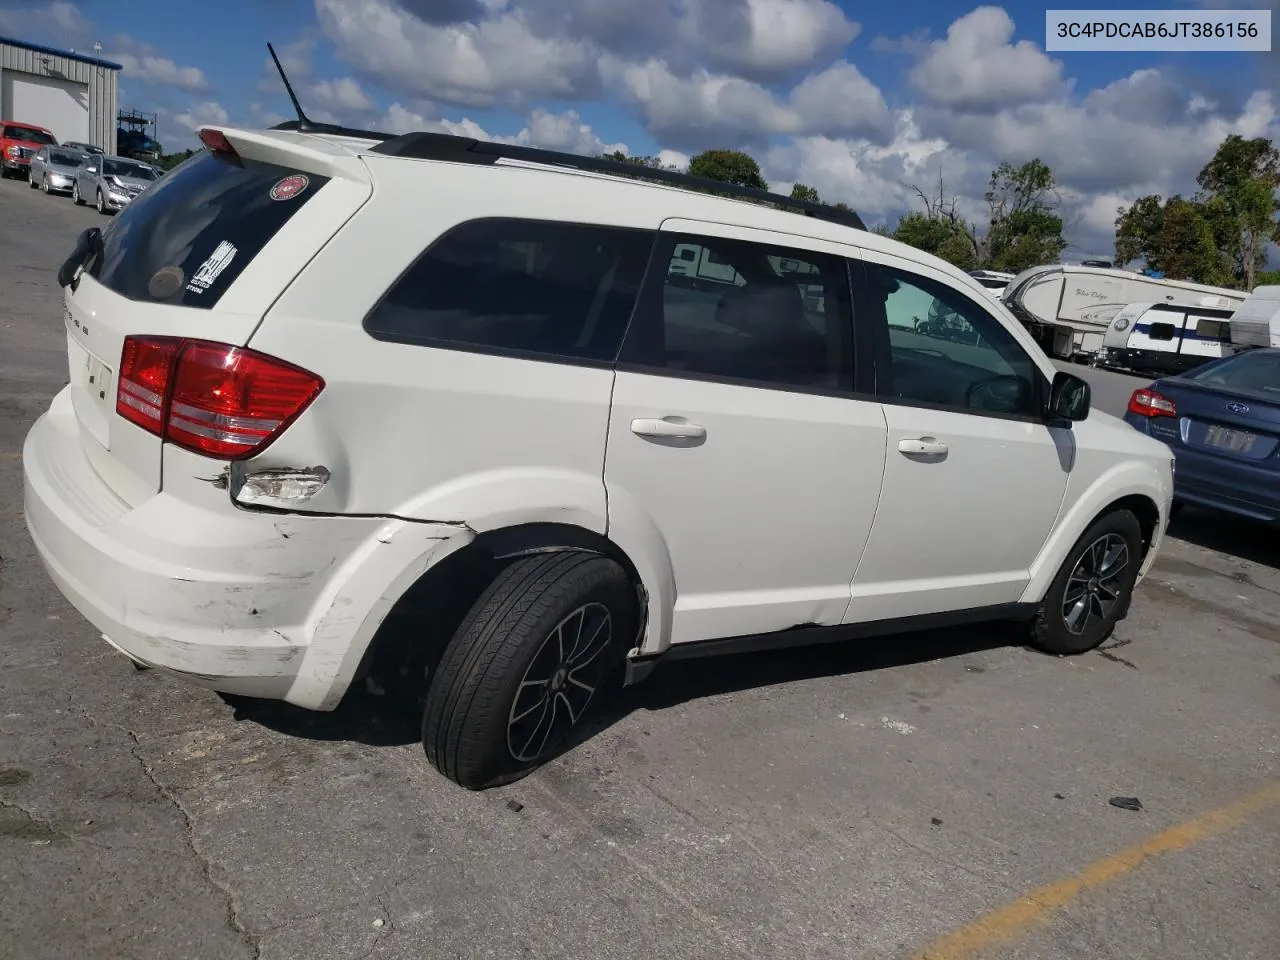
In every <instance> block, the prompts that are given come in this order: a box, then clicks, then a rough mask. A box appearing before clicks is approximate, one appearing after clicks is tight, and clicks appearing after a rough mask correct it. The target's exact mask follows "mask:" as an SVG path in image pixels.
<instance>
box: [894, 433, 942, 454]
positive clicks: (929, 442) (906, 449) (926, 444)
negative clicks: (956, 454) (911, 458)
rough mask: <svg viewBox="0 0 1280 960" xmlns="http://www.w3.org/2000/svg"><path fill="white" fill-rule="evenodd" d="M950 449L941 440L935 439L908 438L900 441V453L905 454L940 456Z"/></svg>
mask: <svg viewBox="0 0 1280 960" xmlns="http://www.w3.org/2000/svg"><path fill="white" fill-rule="evenodd" d="M948 449H949V448H948V447H947V445H946V444H945V443H943V442H942V441H941V440H938V439H936V438H934V437H908V438H907V439H905V440H899V441H898V451H899V452H900V453H905V454H908V455H910V454H926V455H929V456H940V455H942V454H944V453H946V452H947V450H948Z"/></svg>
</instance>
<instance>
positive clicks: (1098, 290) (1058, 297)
mask: <svg viewBox="0 0 1280 960" xmlns="http://www.w3.org/2000/svg"><path fill="white" fill-rule="evenodd" d="M1246 296H1247V295H1246V294H1244V293H1242V292H1240V291H1239V290H1228V289H1226V288H1225V287H1210V286H1205V285H1203V284H1198V283H1188V282H1186V281H1182V280H1157V279H1155V278H1152V277H1146V276H1143V275H1142V274H1140V273H1133V272H1132V271H1129V270H1116V269H1106V268H1103V267H1085V266H1069V265H1065V264H1053V265H1049V266H1041V267H1032V268H1031V269H1029V270H1024V271H1022V273H1020V274H1018V275H1017V276H1016V277H1014V278H1013V280H1012V281H1010V283H1009V286H1008V288H1007V289H1006V290H1005V292H1004V298H1003V299H1004V303H1005V306H1007V307H1008V308H1009V309H1010V310H1011V311H1012V312H1013V314H1014V316H1016V317H1017V318H1018V319H1019V320H1021V321H1022V323H1023V325H1024V326H1026V327H1027V329H1028V330H1030V331H1031V334H1032V335H1033V336H1034V337H1035V338H1036V339H1037V341H1039V343H1040V345H1041V347H1043V348H1044V350H1045V352H1046V353H1048V354H1049V355H1050V356H1053V357H1058V358H1061V359H1064V360H1068V359H1069V360H1088V359H1090V358H1091V357H1092V356H1093V355H1094V354H1096V353H1097V352H1098V350H1099V349H1100V348H1101V347H1102V342H1103V337H1104V336H1105V334H1106V331H1107V328H1108V327H1109V326H1110V324H1111V321H1112V320H1114V319H1115V316H1116V314H1117V313H1119V312H1120V310H1121V309H1122V308H1124V307H1125V306H1127V305H1129V304H1131V303H1163V304H1170V305H1175V306H1184V307H1188V308H1190V307H1195V308H1197V309H1209V310H1227V311H1232V310H1235V309H1236V308H1237V307H1239V306H1240V304H1242V303H1244V301H1245V299H1246Z"/></svg>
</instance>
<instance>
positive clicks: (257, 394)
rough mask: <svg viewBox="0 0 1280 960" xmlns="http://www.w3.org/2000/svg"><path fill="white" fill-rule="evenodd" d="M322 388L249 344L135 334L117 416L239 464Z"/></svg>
mask: <svg viewBox="0 0 1280 960" xmlns="http://www.w3.org/2000/svg"><path fill="white" fill-rule="evenodd" d="M322 389H324V381H323V380H322V379H320V378H319V377H317V376H316V375H315V374H313V373H308V372H307V371H306V370H303V369H301V368H300V367H295V366H293V365H292V364H289V363H285V362H284V361H283V360H277V359H276V358H275V357H268V356H266V355H265V354H261V353H258V352H257V351H254V350H248V349H245V348H244V347H233V346H230V345H228V344H225V343H213V342H210V341H207V340H188V339H184V338H180V337H128V338H126V339H125V342H124V351H123V353H122V354H121V357H120V375H119V386H118V387H117V390H116V412H117V413H118V414H120V416H122V417H124V418H125V419H126V420H128V421H130V422H131V423H136V424H137V425H138V426H140V427H142V428H143V429H144V430H147V431H148V432H150V433H153V434H155V435H156V436H158V437H161V438H162V439H164V440H165V441H167V442H169V443H172V444H174V445H176V446H179V447H183V448H184V449H187V450H192V451H194V452H196V453H202V454H205V455H206V456H210V457H216V458H218V459H221V460H240V459H243V458H245V457H248V456H251V455H253V454H256V453H260V452H261V451H262V450H263V449H265V448H266V446H267V445H268V444H269V443H271V441H272V440H274V439H275V438H276V437H278V436H279V435H280V434H281V433H283V432H284V430H285V428H286V427H287V426H288V425H289V424H290V423H292V422H293V421H294V420H296V419H297V418H298V416H299V415H300V414H301V413H302V411H304V410H305V409H306V408H307V407H308V406H309V405H310V404H311V401H312V400H314V399H315V398H316V396H317V395H318V394H319V393H320V391H321V390H322Z"/></svg>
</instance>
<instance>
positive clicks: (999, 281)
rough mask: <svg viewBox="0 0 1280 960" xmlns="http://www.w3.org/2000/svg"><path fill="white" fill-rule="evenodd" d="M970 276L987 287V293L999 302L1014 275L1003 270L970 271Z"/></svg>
mask: <svg viewBox="0 0 1280 960" xmlns="http://www.w3.org/2000/svg"><path fill="white" fill-rule="evenodd" d="M969 276H971V277H973V279H975V280H977V281H978V282H979V283H980V284H982V285H983V286H984V287H986V289H987V292H988V293H989V294H991V296H993V297H995V298H996V299H997V300H999V299H1000V298H1001V296H1003V294H1004V291H1005V288H1006V287H1008V286H1009V281H1010V280H1012V279H1013V276H1014V275H1013V274H1012V273H1005V272H1003V271H1001V270H970V271H969Z"/></svg>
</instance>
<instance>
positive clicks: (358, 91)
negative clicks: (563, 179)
mask: <svg viewBox="0 0 1280 960" xmlns="http://www.w3.org/2000/svg"><path fill="white" fill-rule="evenodd" d="M1050 6H1055V7H1057V6H1066V7H1072V6H1074V7H1081V8H1090V7H1091V8H1095V9H1096V8H1107V9H1111V8H1116V7H1123V8H1125V9H1133V8H1141V7H1158V8H1161V9H1172V8H1178V7H1182V8H1186V9H1187V11H1188V13H1194V10H1195V8H1196V7H1218V8H1224V7H1225V8H1230V9H1237V8H1242V7H1262V8H1271V9H1273V10H1278V11H1280V0H1163V2H1155V3H1152V2H1151V0H1147V2H1144V0H1131V2H1130V3H1121V4H1117V3H1114V2H1112V3H1108V2H1106V0H1094V2H1093V3H1077V4H1074V5H1071V4H1050ZM1045 8H1046V4H1045V3H1043V2H1040V3H1025V2H1021V0H1018V2H1014V0H1006V2H1005V3H1003V4H1002V5H998V6H997V5H987V6H980V5H976V4H975V3H973V2H972V0H970V2H953V0H929V2H924V0H896V2H893V3H885V4H879V3H877V4H870V3H854V2H851V0H218V2H217V3H198V4H197V3H193V2H190V0H79V2H75V3H72V2H65V0H55V2H31V0H0V35H3V36H8V37H13V38H16V39H21V40H26V41H30V42H34V43H40V44H45V45H48V46H52V47H57V48H68V49H75V50H77V51H79V52H82V53H90V54H92V52H93V50H94V45H95V43H100V44H101V45H102V51H101V54H100V55H101V56H102V57H103V58H105V59H109V60H113V61H115V62H117V63H120V64H122V65H123V67H124V69H123V72H122V76H121V79H120V100H119V104H120V107H121V108H122V109H125V108H127V109H134V110H140V111H145V112H155V113H157V114H158V115H159V139H160V140H161V142H162V143H163V144H164V146H165V148H166V150H168V151H170V152H173V151H176V150H180V149H183V148H186V147H193V146H196V145H197V143H196V140H195V130H196V129H197V128H198V127H199V126H200V125H201V124H205V123H231V124H235V125H242V126H250V127H263V126H269V125H271V124H274V123H278V122H280V121H281V120H283V119H292V117H293V114H292V110H291V108H290V106H289V103H288V100H287V99H286V97H285V95H284V91H283V87H282V85H281V83H280V80H279V78H278V76H277V75H276V74H275V73H274V70H273V69H272V68H271V67H270V62H269V60H268V57H267V51H266V43H267V41H271V42H272V43H273V44H274V45H275V48H276V50H277V52H278V53H279V54H280V56H281V59H282V61H283V62H284V64H285V69H286V70H287V72H288V73H289V77H290V80H291V82H292V83H293V85H294V87H295V89H296V90H297V91H298V94H299V97H300V99H301V100H302V103H303V106H304V109H305V110H306V111H307V113H308V115H309V116H310V117H311V118H312V119H314V120H327V121H330V122H338V121H340V122H342V123H345V124H347V125H349V126H356V127H363V128H367V129H375V130H384V131H387V132H390V133H401V132H405V131H409V130H442V131H447V132H452V133H462V134H466V135H470V136H475V137H480V138H485V139H501V140H505V141H509V142H518V143H524V144H529V145H533V146H541V147H547V148H550V149H557V150H567V151H571V152H584V153H599V152H602V151H606V150H614V149H621V150H624V151H626V152H628V153H631V154H643V155H655V154H658V155H662V156H663V157H664V158H665V159H667V160H668V161H669V162H674V163H683V162H685V161H687V158H688V157H689V156H690V155H692V154H694V153H696V152H698V151H699V150H704V149H708V148H713V147H725V148H734V149H745V150H747V151H748V152H749V153H751V155H752V156H754V157H755V158H756V159H757V160H758V161H759V162H760V164H761V167H762V169H763V172H764V175H765V177H766V179H767V180H768V181H769V183H770V188H771V189H774V190H779V191H781V192H787V191H789V190H790V187H791V184H792V183H794V182H797V181H799V182H803V183H807V184H809V185H811V186H813V187H816V188H817V189H818V191H819V193H820V194H821V196H822V198H823V199H824V200H827V201H830V202H835V201H838V200H843V201H844V202H846V203H848V204H850V205H851V206H853V207H854V209H856V210H857V211H858V212H859V213H860V214H861V215H862V217H863V219H864V220H865V221H866V222H867V224H868V225H875V224H880V223H887V224H888V225H890V226H892V225H894V224H895V223H896V222H897V219H898V217H899V216H900V215H901V214H902V213H903V212H905V211H906V210H909V209H912V208H913V206H917V205H918V201H917V200H916V199H915V191H914V188H915V187H917V186H918V187H921V188H923V189H924V190H925V191H926V192H929V191H930V189H931V188H932V189H935V190H936V187H937V184H938V181H939V177H941V178H942V180H943V182H944V183H945V188H946V193H947V194H948V196H949V197H955V198H957V199H958V200H959V206H960V209H961V211H962V212H964V213H966V214H968V215H969V216H971V217H974V218H975V219H978V220H979V221H980V222H981V221H982V220H984V219H985V218H984V217H983V214H984V213H985V207H984V205H983V202H982V194H983V191H984V189H985V187H986V183H987V180H988V178H989V177H990V175H991V171H992V169H993V168H994V167H995V166H996V165H997V164H999V163H1000V162H1002V161H1009V162H1011V163H1014V164H1020V163H1023V162H1025V161H1027V160H1030V159H1032V158H1036V157H1038V158H1040V159H1042V160H1043V161H1044V162H1046V163H1047V164H1049V166H1050V167H1051V168H1052V169H1053V171H1054V173H1055V175H1056V176H1057V179H1058V183H1059V186H1060V189H1061V194H1062V199H1063V204H1064V207H1063V209H1064V213H1065V215H1066V220H1067V226H1068V229H1067V238H1068V240H1069V242H1070V246H1069V247H1068V249H1067V251H1066V254H1065V255H1064V258H1065V259H1072V258H1083V257H1090V256H1109V255H1110V254H1111V252H1112V248H1113V241H1114V221H1115V217H1116V211H1117V208H1118V207H1120V206H1121V205H1122V204H1127V203H1129V202H1131V201H1132V200H1133V199H1135V198H1137V197H1139V196H1143V195H1145V194H1150V193H1158V194H1161V195H1165V196H1168V195H1170V194H1172V193H1181V194H1183V195H1190V194H1192V193H1194V192H1195V189H1196V184H1195V176H1196V173H1197V172H1198V171H1199V169H1200V168H1201V167H1202V166H1203V165H1204V163H1205V162H1206V161H1208V160H1209V159H1210V157H1211V156H1212V155H1213V152H1214V149H1215V148H1216V147H1217V145H1218V143H1220V142H1221V140H1222V139H1223V138H1224V137H1225V136H1226V135H1227V134H1229V133H1239V134H1242V135H1244V136H1248V137H1255V136H1267V137H1270V138H1271V139H1273V140H1276V141H1278V142H1280V42H1277V43H1276V44H1274V47H1275V49H1274V50H1273V52H1272V53H1269V54H1265V53H1237V54H1224V53H1185V54H1167V53H1166V54H1135V53H1068V54H1057V53H1054V54H1048V53H1046V52H1045V50H1044V46H1045V35H1044V34H1045V16H1044V11H1045ZM1275 20H1276V21H1277V23H1280V13H1278V14H1277V15H1276V17H1275ZM1278 29H1280V28H1278ZM1276 259H1277V258H1275V257H1273V261H1275V260H1276ZM1272 266H1273V267H1274V266H1280V264H1277V263H1275V262H1273V264H1272Z"/></svg>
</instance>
